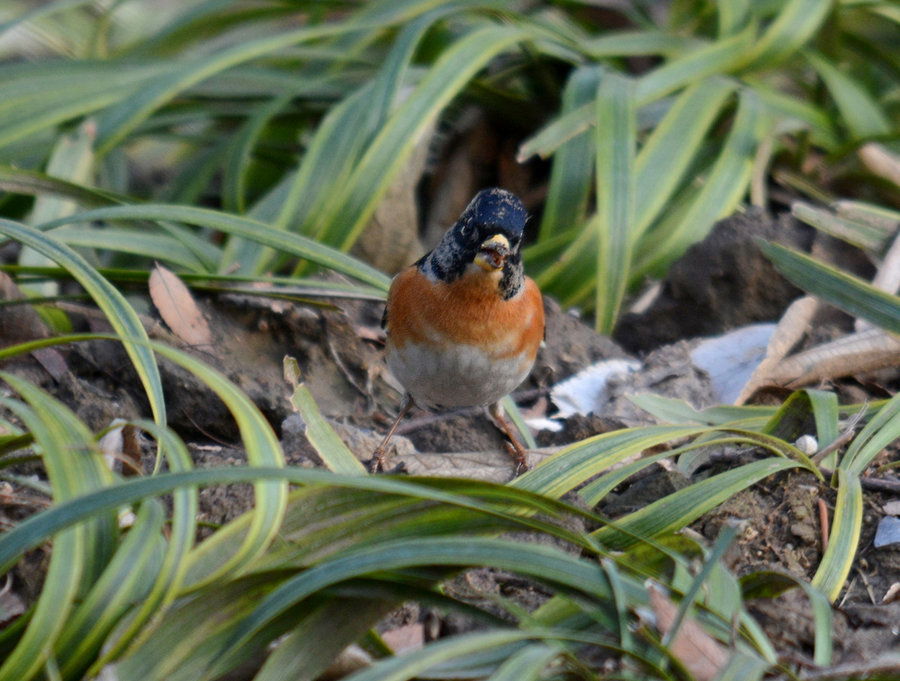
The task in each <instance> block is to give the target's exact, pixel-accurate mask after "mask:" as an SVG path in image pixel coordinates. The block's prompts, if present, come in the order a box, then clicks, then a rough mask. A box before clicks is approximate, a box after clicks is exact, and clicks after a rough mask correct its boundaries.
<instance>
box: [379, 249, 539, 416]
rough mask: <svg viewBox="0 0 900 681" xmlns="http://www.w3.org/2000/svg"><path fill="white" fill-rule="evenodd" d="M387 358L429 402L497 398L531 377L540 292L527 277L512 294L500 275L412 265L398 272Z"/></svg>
mask: <svg viewBox="0 0 900 681" xmlns="http://www.w3.org/2000/svg"><path fill="white" fill-rule="evenodd" d="M386 321H387V334H388V336H387V339H388V340H387V362H388V367H389V368H390V370H391V372H392V373H393V374H394V376H395V377H396V378H397V380H399V381H400V382H401V383H402V384H403V386H404V387H405V388H406V390H407V391H408V392H409V393H410V395H411V396H412V398H413V399H414V400H415V402H416V403H417V404H419V405H421V406H425V407H431V408H434V407H463V406H478V405H487V404H492V403H494V402H496V401H497V400H499V399H500V398H502V397H504V396H505V395H507V394H509V393H510V392H512V391H513V390H514V389H515V388H516V387H518V385H519V384H520V383H521V382H522V381H523V380H525V377H526V376H527V375H528V373H529V372H530V371H531V367H532V365H533V364H534V360H535V357H536V356H537V351H538V347H539V346H540V343H541V340H542V338H543V334H544V307H543V301H542V300H541V295H540V292H539V291H538V288H537V286H536V285H535V283H534V282H533V281H532V280H531V279H528V278H526V280H525V284H524V286H522V288H521V290H520V291H519V292H518V293H517V294H516V295H514V296H513V297H511V298H509V299H503V298H502V297H501V296H500V295H498V292H497V284H496V281H493V282H491V281H489V278H488V277H484V276H478V275H474V276H463V277H460V278H459V279H456V280H454V281H452V282H449V283H448V282H444V281H440V280H437V281H433V280H431V279H430V278H429V277H428V276H427V275H426V274H425V273H423V272H422V271H421V270H420V269H418V268H417V267H415V266H413V267H410V268H408V269H407V270H404V271H403V272H401V273H400V274H399V275H397V277H395V279H394V282H393V283H392V285H391V290H390V293H389V295H388V304H387V319H386Z"/></svg>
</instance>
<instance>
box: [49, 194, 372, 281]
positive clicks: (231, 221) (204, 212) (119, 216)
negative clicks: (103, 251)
mask: <svg viewBox="0 0 900 681" xmlns="http://www.w3.org/2000/svg"><path fill="white" fill-rule="evenodd" d="M92 220H163V221H169V222H183V223H187V224H193V225H199V226H202V227H208V228H210V229H215V230H219V231H222V232H225V233H227V234H234V235H238V236H242V237H244V238H247V239H251V240H253V241H258V242H259V243H262V244H265V245H266V246H271V247H273V248H277V249H280V250H283V251H285V252H287V253H291V254H293V255H296V256H298V257H301V258H306V259H308V260H310V261H312V262H315V263H316V264H319V265H322V266H323V267H327V268H329V269H333V270H335V271H337V272H341V273H343V274H347V275H349V276H351V277H354V278H356V279H359V280H360V281H363V282H365V283H367V284H371V285H372V286H374V287H376V288H378V289H381V290H383V291H387V289H388V286H389V285H390V279H389V278H388V277H387V276H386V275H384V274H382V273H381V272H379V271H378V270H376V269H375V268H373V267H370V266H368V265H366V264H364V263H362V262H360V261H359V260H357V259H356V258H352V257H350V256H349V255H345V254H344V253H340V252H338V251H335V250H334V249H332V248H329V247H328V246H323V245H322V244H319V243H316V242H315V241H313V240H312V239H308V238H306V237H302V236H299V235H297V234H291V233H289V232H283V231H279V230H275V229H272V228H271V227H269V226H268V225H266V224H263V223H261V222H257V221H255V220H250V219H248V218H242V217H238V216H234V215H229V214H227V213H221V212H218V211H214V210H209V209H206V208H192V207H187V206H169V205H154V204H146V205H134V206H116V207H111V208H99V209H96V210H91V211H86V212H83V213H78V214H76V215H74V216H71V217H70V218H66V219H65V220H54V221H53V222H51V223H47V224H44V225H42V228H43V229H51V228H53V227H57V226H60V225H63V224H67V223H69V222H76V221H77V222H85V221H92Z"/></svg>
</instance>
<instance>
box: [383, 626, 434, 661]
mask: <svg viewBox="0 0 900 681" xmlns="http://www.w3.org/2000/svg"><path fill="white" fill-rule="evenodd" d="M381 639H382V640H383V641H384V642H385V643H387V645H388V647H389V648H390V649H391V650H393V651H394V653H402V652H405V651H408V650H418V649H419V648H421V647H422V646H424V645H425V627H424V626H423V625H422V624H420V623H418V622H417V623H414V624H405V625H403V626H400V627H394V628H393V629H388V630H387V631H385V632H383V633H382V634H381Z"/></svg>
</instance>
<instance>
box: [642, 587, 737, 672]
mask: <svg viewBox="0 0 900 681" xmlns="http://www.w3.org/2000/svg"><path fill="white" fill-rule="evenodd" d="M647 593H648V594H649V596H650V606H651V607H652V608H653V612H654V614H655V615H656V627H657V629H658V630H659V632H660V634H662V635H663V636H665V635H666V634H667V633H668V631H669V629H671V628H672V623H673V622H674V621H675V616H676V614H677V613H678V606H676V605H675V604H674V603H673V602H672V601H671V599H670V598H669V597H668V596H666V595H665V594H664V593H663V592H662V590H661V589H660V588H659V587H658V586H657V585H656V584H653V583H652V582H650V583H648V584H647ZM669 651H670V652H671V653H672V655H673V656H674V657H675V658H676V659H677V660H678V661H679V662H681V664H682V665H683V666H684V668H685V669H687V670H688V671H689V672H690V673H691V676H693V677H694V678H695V679H696V681H712V680H713V679H714V678H715V677H716V675H717V674H718V673H719V672H720V671H722V670H723V669H724V668H725V665H727V664H728V659H729V657H730V656H731V654H730V653H729V651H728V648H726V647H725V646H723V645H722V644H721V643H719V642H718V641H717V640H716V639H714V638H713V637H712V636H710V635H709V634H707V633H706V632H705V631H704V630H703V628H702V627H701V626H700V625H699V624H698V623H697V622H696V621H695V620H693V619H691V618H690V617H687V616H686V617H685V618H684V619H683V620H682V621H681V626H679V627H678V633H676V634H675V638H674V639H673V640H672V642H671V643H670V644H669Z"/></svg>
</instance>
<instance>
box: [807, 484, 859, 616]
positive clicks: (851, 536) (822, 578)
mask: <svg viewBox="0 0 900 681" xmlns="http://www.w3.org/2000/svg"><path fill="white" fill-rule="evenodd" d="M837 473H838V494H837V502H836V503H835V505H834V523H833V525H832V527H831V533H830V534H829V535H828V548H826V549H825V554H824V555H823V556H822V562H821V563H819V567H818V569H817V570H816V574H815V575H814V576H813V578H812V585H813V586H814V587H816V588H817V589H820V590H821V591H823V592H824V593H825V594H826V595H827V596H828V600H830V601H832V602H834V601H835V600H836V599H837V597H838V595H839V594H840V593H841V589H843V588H844V584H845V583H846V581H847V575H849V574H850V568H851V567H852V566H853V559H854V557H855V556H856V551H857V549H858V548H859V535H860V530H861V529H862V514H863V495H862V486H861V485H860V482H859V477H858V476H857V475H856V474H855V473H853V472H851V471H847V470H845V469H843V468H838V471H837Z"/></svg>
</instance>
